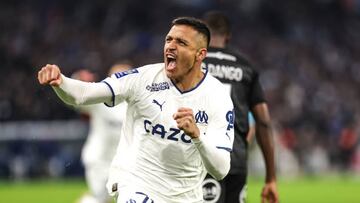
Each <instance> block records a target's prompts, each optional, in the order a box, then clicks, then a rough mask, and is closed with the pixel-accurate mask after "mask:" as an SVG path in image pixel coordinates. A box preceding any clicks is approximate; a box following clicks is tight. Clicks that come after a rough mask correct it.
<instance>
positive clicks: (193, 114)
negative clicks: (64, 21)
mask: <svg viewBox="0 0 360 203" xmlns="http://www.w3.org/2000/svg"><path fill="white" fill-rule="evenodd" d="M209 41H210V31H209V29H208V28H207V26H206V25H205V24H204V23H202V21H201V20H198V19H196V18H192V17H180V18H176V19H174V20H173V22H172V25H171V28H170V30H169V32H168V34H167V35H166V37H165V42H164V63H157V64H150V65H146V66H142V67H140V68H136V69H132V70H129V71H127V72H121V73H115V74H113V75H112V76H111V77H109V78H106V79H105V80H103V81H102V82H99V83H86V82H82V81H78V80H74V79H70V78H68V77H66V76H64V75H62V74H61V71H60V68H59V67H58V66H56V65H50V64H48V65H46V66H44V67H43V68H42V69H41V70H40V71H39V72H38V80H39V83H40V84H44V85H45V84H50V85H51V86H52V87H53V89H54V90H55V92H56V93H57V94H58V96H59V97H60V98H61V99H62V100H63V101H64V102H66V103H69V104H94V103H102V102H104V103H105V104H107V105H109V106H114V105H116V104H118V103H120V102H122V101H124V100H125V101H126V102H127V103H128V109H127V113H126V119H125V123H124V124H123V125H124V126H123V128H122V131H123V132H122V136H121V138H120V142H119V145H118V150H117V154H116V155H115V157H114V159H113V162H112V166H111V169H110V176H109V181H108V186H109V187H108V188H109V190H111V192H112V193H115V195H116V194H117V195H118V196H117V202H118V203H125V202H127V203H130V202H147V203H150V202H153V203H184V202H186V203H195V202H196V203H197V202H203V193H202V182H203V180H204V178H205V176H206V174H207V173H209V174H211V175H212V176H213V177H214V178H215V179H217V180H220V179H223V178H224V177H225V176H226V175H227V173H228V171H229V169H230V152H231V151H232V144H233V138H234V137H233V136H234V131H233V121H234V114H233V105H232V101H231V98H230V96H229V94H228V93H227V92H226V91H225V88H224V86H223V85H222V84H221V82H219V81H218V80H217V79H215V78H214V77H212V76H211V75H209V74H206V73H204V72H203V71H202V70H201V63H202V61H203V59H204V58H205V57H206V54H207V47H208V45H209Z"/></svg>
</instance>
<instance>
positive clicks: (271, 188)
mask: <svg viewBox="0 0 360 203" xmlns="http://www.w3.org/2000/svg"><path fill="white" fill-rule="evenodd" d="M204 21H205V22H206V24H207V25H208V27H209V29H210V32H211V41H210V48H209V50H208V55H207V58H206V59H205V60H204V64H203V68H204V71H207V72H209V73H210V74H211V75H213V76H215V77H216V78H218V79H219V80H220V81H221V82H223V83H224V84H226V85H227V86H228V89H229V92H230V94H231V98H232V101H233V103H234V111H235V115H236V119H235V124H234V125H235V129H234V131H235V136H234V146H233V153H232V154H231V169H230V172H229V174H228V176H227V177H226V178H225V179H224V180H223V181H221V182H220V183H218V182H217V181H216V180H213V179H206V180H205V182H204V191H207V193H205V196H204V199H205V200H208V201H209V202H219V203H220V202H221V203H236V202H240V203H243V202H245V199H246V176H247V164H246V162H247V145H248V143H247V139H248V138H247V135H248V131H249V122H248V112H249V111H251V112H252V114H253V116H254V118H255V131H256V135H255V136H256V139H257V142H258V144H259V145H260V147H261V149H262V152H263V155H264V159H265V165H266V183H265V186H264V187H263V191H262V194H261V196H262V202H266V201H267V202H271V203H276V202H278V192H277V186H276V176H275V166H274V149H273V141H272V131H271V124H270V116H269V111H268V106H267V103H266V101H265V98H264V93H263V89H262V87H261V85H260V82H259V74H258V72H257V71H256V70H255V69H254V68H253V67H252V65H251V64H250V63H249V62H248V60H247V59H245V58H244V57H242V56H241V55H240V54H237V52H235V51H233V50H231V49H229V48H227V47H226V46H227V43H228V42H229V40H230V23H229V20H228V18H227V17H226V16H225V15H224V14H222V13H221V12H217V11H211V12H208V13H206V14H205V15H204ZM220 185H221V188H220Z"/></svg>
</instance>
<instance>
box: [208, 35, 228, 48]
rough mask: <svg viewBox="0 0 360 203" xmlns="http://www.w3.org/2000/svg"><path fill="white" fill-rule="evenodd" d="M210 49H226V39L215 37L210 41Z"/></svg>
mask: <svg viewBox="0 0 360 203" xmlns="http://www.w3.org/2000/svg"><path fill="white" fill-rule="evenodd" d="M210 47H214V48H225V47H226V38H225V37H221V36H213V37H212V38H211V40H210Z"/></svg>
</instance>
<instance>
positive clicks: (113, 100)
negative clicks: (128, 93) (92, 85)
mask: <svg viewBox="0 0 360 203" xmlns="http://www.w3.org/2000/svg"><path fill="white" fill-rule="evenodd" d="M102 82H103V83H105V84H106V85H107V86H108V87H109V88H110V91H111V94H112V97H111V102H112V104H111V105H108V104H107V103H104V104H105V105H106V106H108V107H113V106H115V93H114V90H113V88H112V87H111V85H110V84H109V83H107V82H105V81H102Z"/></svg>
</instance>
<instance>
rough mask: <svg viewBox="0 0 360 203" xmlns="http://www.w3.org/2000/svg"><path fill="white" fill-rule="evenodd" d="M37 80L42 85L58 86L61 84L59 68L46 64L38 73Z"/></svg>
mask: <svg viewBox="0 0 360 203" xmlns="http://www.w3.org/2000/svg"><path fill="white" fill-rule="evenodd" d="M38 80H39V83H40V84H42V85H47V84H49V85H51V86H56V87H57V86H59V85H60V84H61V83H62V78H61V72H60V68H59V67H58V66H57V65H53V64H47V65H46V66H44V67H42V68H41V70H40V71H39V72H38Z"/></svg>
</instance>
